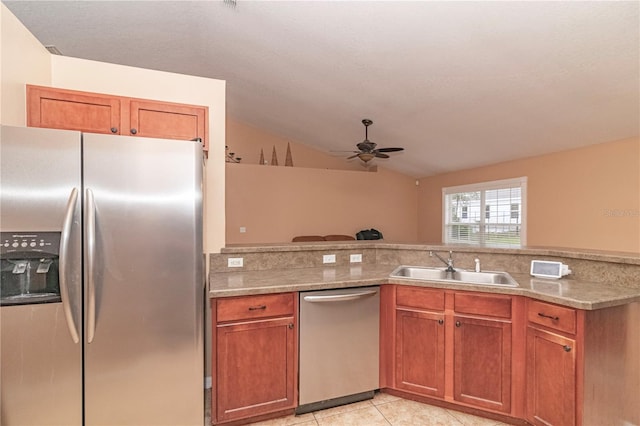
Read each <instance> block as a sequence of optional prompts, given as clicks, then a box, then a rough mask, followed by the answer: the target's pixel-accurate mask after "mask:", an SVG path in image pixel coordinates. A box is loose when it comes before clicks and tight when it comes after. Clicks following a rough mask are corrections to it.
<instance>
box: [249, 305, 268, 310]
mask: <svg viewBox="0 0 640 426" xmlns="http://www.w3.org/2000/svg"><path fill="white" fill-rule="evenodd" d="M262 309H267V305H260V306H249V310H250V311H260V310H262Z"/></svg>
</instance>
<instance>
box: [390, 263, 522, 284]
mask: <svg viewBox="0 0 640 426" xmlns="http://www.w3.org/2000/svg"><path fill="white" fill-rule="evenodd" d="M390 276H391V278H403V279H412V280H421V281H439V282H447V283H455V284H480V285H491V286H501V287H518V283H517V282H516V281H515V280H514V279H513V278H512V277H511V275H509V274H508V273H506V272H495V271H484V272H474V271H464V270H455V271H454V272H449V271H447V270H446V268H432V267H427V266H405V265H402V266H398V267H397V268H396V269H394V271H393V272H391V275H390Z"/></svg>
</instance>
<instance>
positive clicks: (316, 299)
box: [303, 290, 378, 303]
mask: <svg viewBox="0 0 640 426" xmlns="http://www.w3.org/2000/svg"><path fill="white" fill-rule="evenodd" d="M377 292H378V290H368V291H361V292H359V293H347V294H333V295H328V296H304V298H303V299H304V301H305V302H311V303H327V302H346V301H348V300H356V299H362V298H364V297H367V296H372V295H374V294H376V293H377Z"/></svg>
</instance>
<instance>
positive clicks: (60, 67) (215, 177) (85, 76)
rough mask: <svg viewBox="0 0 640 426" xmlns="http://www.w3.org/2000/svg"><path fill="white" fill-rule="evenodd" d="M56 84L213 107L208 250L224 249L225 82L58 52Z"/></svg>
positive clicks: (54, 71) (208, 171)
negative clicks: (81, 57) (79, 57)
mask: <svg viewBox="0 0 640 426" xmlns="http://www.w3.org/2000/svg"><path fill="white" fill-rule="evenodd" d="M51 59H52V78H51V84H52V86H54V87H60V88H65V89H72V90H83V91H88V92H97V93H108V94H113V95H121V96H131V97H138V98H147V99H158V100H163V101H167V102H180V103H187V104H195V105H207V106H208V107H209V159H208V160H207V163H206V172H205V175H206V176H205V218H204V222H205V241H204V244H205V251H206V252H219V250H220V248H221V247H224V245H225V241H224V230H225V221H224V209H223V208H222V207H221V206H223V205H224V187H225V186H224V181H225V173H224V137H225V136H224V135H225V82H224V81H223V80H213V79H208V78H201V77H193V76H188V75H182V74H174V73H168V72H162V71H154V70H147V69H142V68H134V67H127V66H122V65H115V64H108V63H104V62H96V61H88V60H84V59H77V58H69V57H65V56H52V58H51Z"/></svg>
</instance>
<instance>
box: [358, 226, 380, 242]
mask: <svg viewBox="0 0 640 426" xmlns="http://www.w3.org/2000/svg"><path fill="white" fill-rule="evenodd" d="M356 238H357V239H358V240H381V239H383V238H384V237H383V236H382V232H380V231H378V230H377V229H373V228H371V229H364V230H362V231H360V232H358V233H357V234H356Z"/></svg>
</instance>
